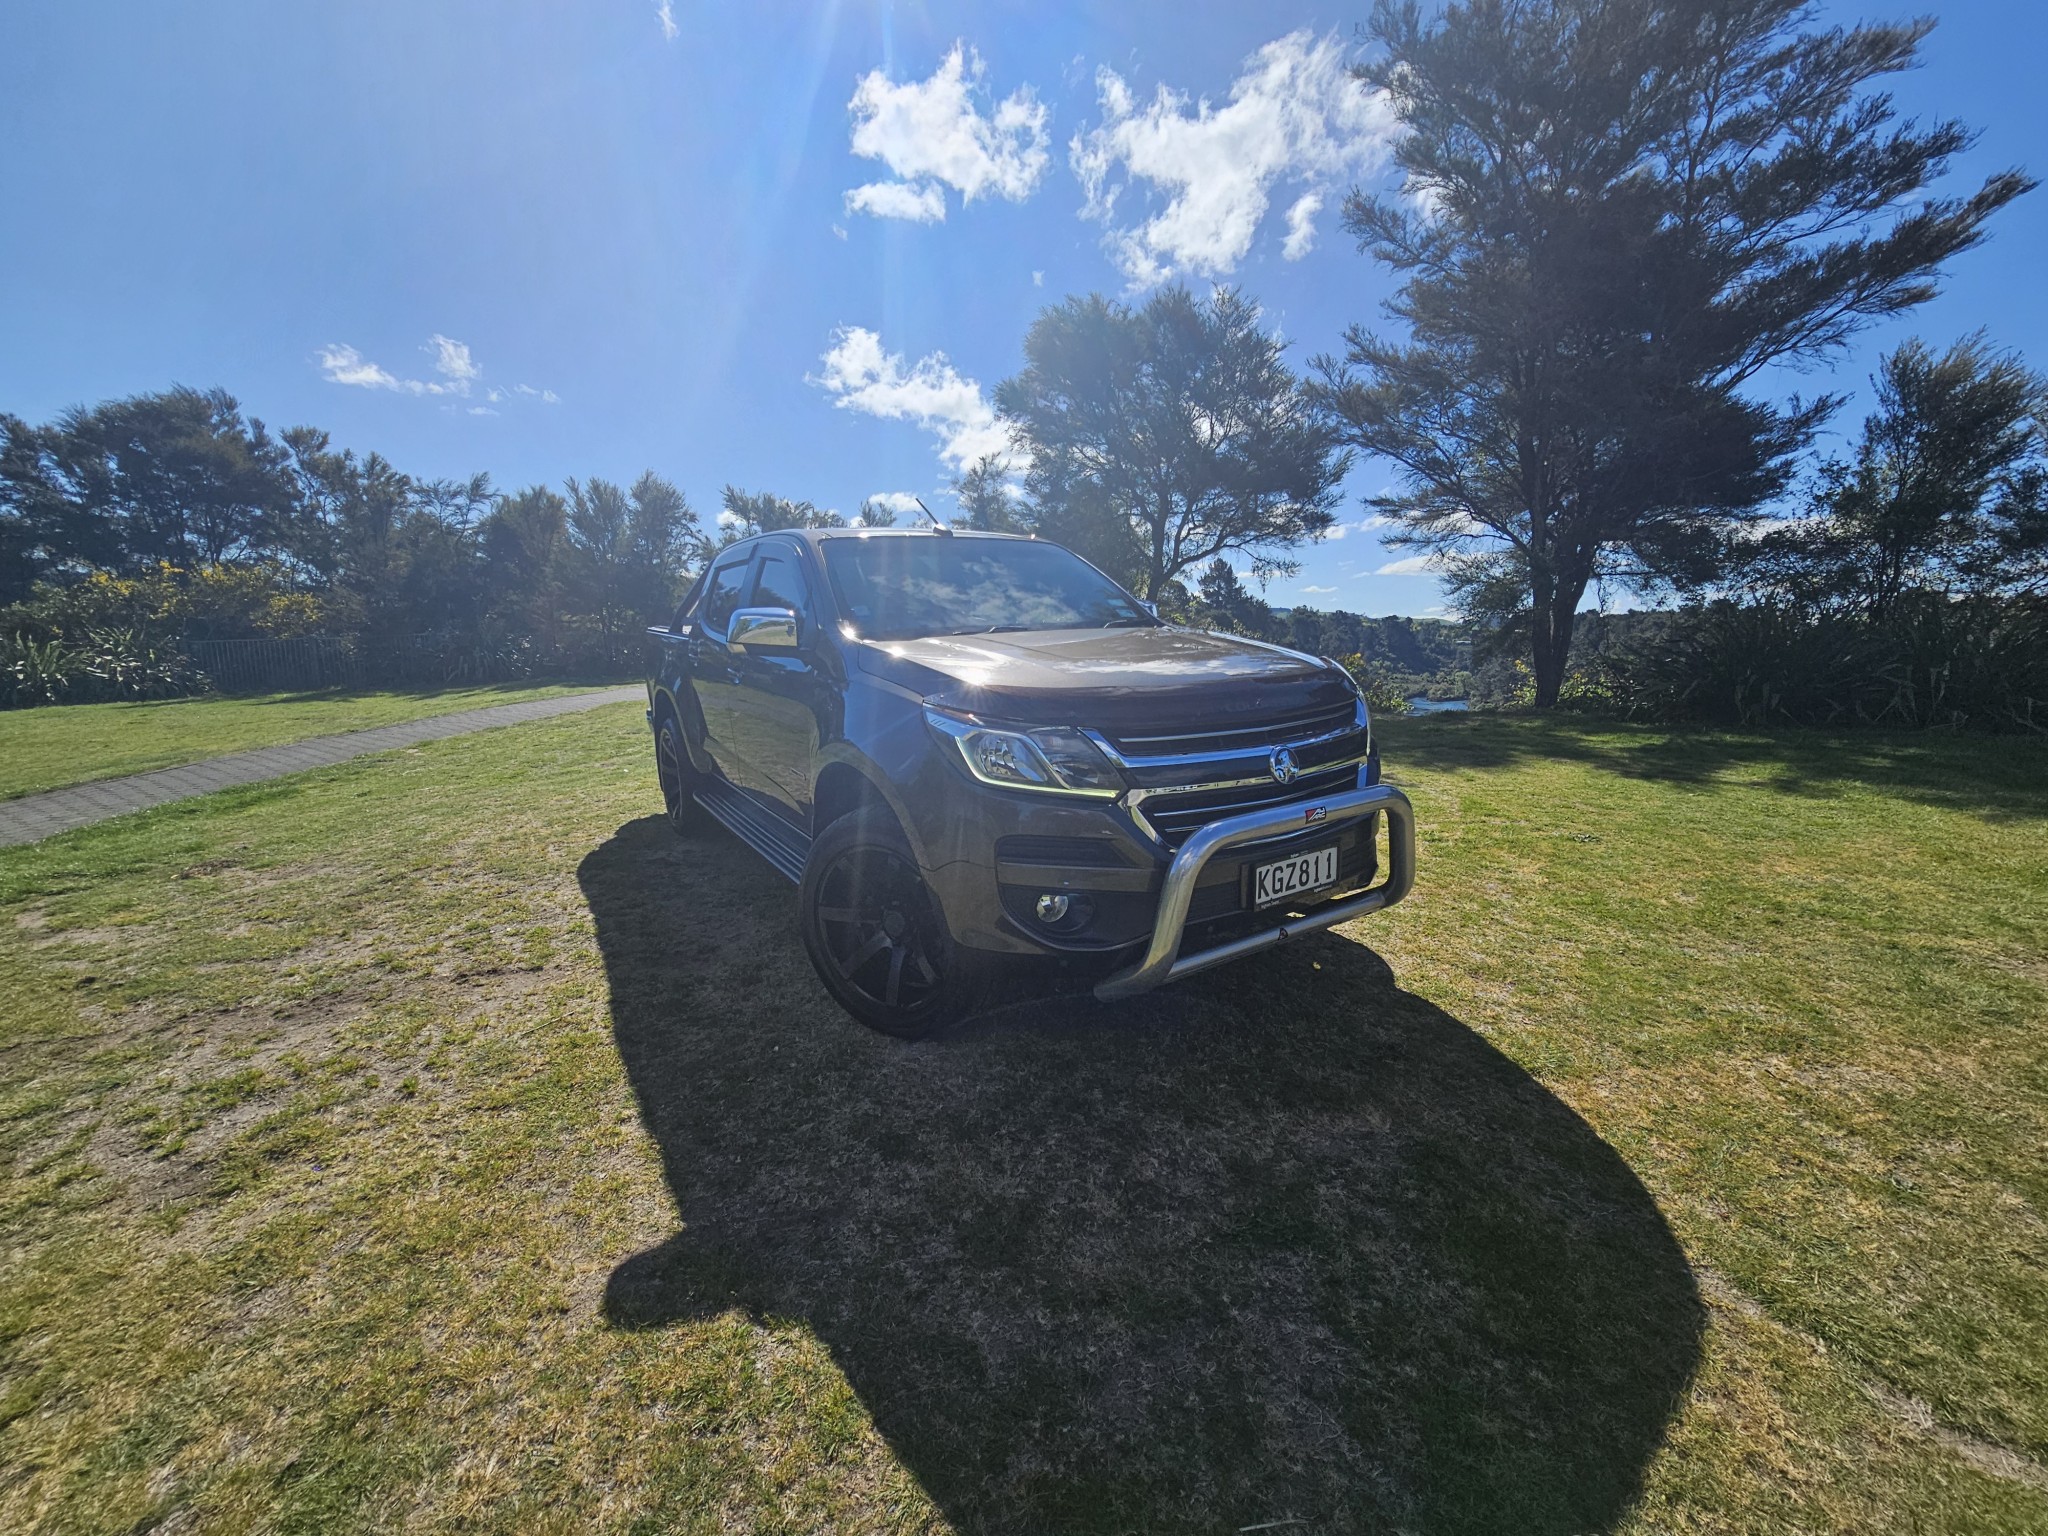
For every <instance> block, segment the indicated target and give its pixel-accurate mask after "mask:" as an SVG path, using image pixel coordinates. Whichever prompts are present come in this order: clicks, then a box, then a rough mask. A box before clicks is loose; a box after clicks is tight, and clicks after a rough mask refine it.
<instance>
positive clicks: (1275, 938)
mask: <svg viewBox="0 0 2048 1536" xmlns="http://www.w3.org/2000/svg"><path fill="white" fill-rule="evenodd" d="M1322 804H1323V807H1324V810H1325V816H1324V818H1323V819H1322V821H1321V823H1319V825H1320V826H1326V827H1328V828H1330V829H1333V830H1334V829H1335V828H1336V827H1338V826H1341V825H1342V824H1343V823H1345V822H1349V821H1354V820H1356V819H1358V818H1359V817H1362V816H1373V815H1376V814H1380V813H1384V815H1385V817H1386V823H1387V874H1386V878H1385V879H1384V880H1382V881H1381V882H1380V883H1379V884H1378V885H1376V886H1374V887H1372V888H1371V889H1370V890H1367V891H1365V892H1363V893H1362V894H1359V895H1355V896H1352V897H1349V898H1347V899H1344V900H1339V901H1335V902H1332V903H1330V904H1329V905H1327V906H1323V907H1319V908H1317V909H1315V910H1314V911H1311V912H1308V913H1306V914H1304V915H1302V916H1300V917H1290V918H1288V919H1287V920H1285V921H1283V922H1281V923H1279V924H1277V925H1275V926H1274V927H1272V928H1267V929H1262V930H1260V931H1259V932H1256V933H1250V934H1246V935H1244V936H1243V937H1241V938H1237V939H1233V940H1230V941H1229V942H1227V943H1223V944H1218V945H1216V946H1214V947H1213V948H1209V949H1203V950H1198V951H1196V952H1195V953H1194V954H1191V955H1183V954H1181V953H1180V946H1181V939H1182V936H1183V934H1184V932H1185V930H1186V928H1187V921H1188V906H1189V903H1190V902H1191V901H1192V900H1193V899H1194V894H1195V887H1196V885H1197V883H1198V882H1199V881H1200V879H1201V876H1202V869H1203V867H1204V866H1205V865H1206V864H1208V862H1209V861H1210V860H1211V859H1212V858H1214V857H1216V856H1217V855H1218V854H1220V853H1222V852H1224V851H1225V850H1226V849H1230V848H1236V847H1238V846H1239V845H1241V844H1244V843H1256V842H1262V841H1268V840H1271V839H1273V838H1277V837H1284V836H1286V835H1288V834H1289V833H1292V832H1295V831H1298V830H1299V829H1300V826H1301V817H1302V811H1301V807H1299V806H1296V805H1285V806H1275V807H1274V808H1272V809H1271V810H1264V811H1250V812H1246V813H1245V814H1244V815H1241V816H1230V817H1226V818H1224V819H1223V820H1221V821H1212V822H1210V823H1209V824H1208V825H1206V826H1204V827H1202V828H1201V829H1200V830H1199V831H1197V832H1195V833H1193V834H1192V835H1191V836H1190V837H1189V838H1188V840H1187V841H1186V842H1185V843H1183V844H1182V845H1181V847H1180V849H1179V851H1178V852H1176V853H1175V854H1174V856H1173V862H1172V864H1170V865H1169V866H1168V867H1167V871H1166V878H1165V882H1164V884H1163V885H1162V886H1161V888H1160V893H1159V912H1158V916H1157V918H1156V919H1155V921H1154V923H1153V927H1152V937H1151V940H1150V942H1149V943H1148V944H1147V946H1146V948H1145V953H1144V954H1143V955H1142V956H1141V957H1140V958H1139V959H1138V960H1137V962H1136V963H1135V964H1132V965H1130V966H1127V967H1125V968H1124V969H1123V970H1120V971H1118V972H1116V973H1115V974H1114V975H1112V976H1110V977H1109V978H1107V979H1106V980H1104V981H1102V982H1101V983H1099V984H1098V985H1097V986H1096V988H1095V995H1096V996H1097V997H1100V998H1104V999H1110V998H1119V997H1131V996H1134V995H1136V994H1137V993H1140V992H1146V991H1150V990H1151V989H1152V988H1153V987H1157V986H1161V985H1163V984H1165V983H1166V982H1169V981H1177V980H1179V979H1180V978H1181V977H1183V976H1188V975H1192V974H1193V973H1194V972H1196V971H1201V970H1206V969H1208V968H1209V967H1210V966H1212V965H1221V964H1222V963H1223V962H1224V961H1226V960H1235V959H1238V958H1239V957H1240V956H1243V955H1249V954H1253V953H1255V952H1257V951H1258V950H1261V949H1267V948H1270V947H1271V946H1272V945H1275V944H1278V943H1280V942H1281V941H1282V940H1283V939H1289V938H1292V937H1294V936H1295V935H1296V934H1300V933H1312V932H1315V931H1316V930H1318V929H1322V928H1328V927H1331V926H1332V925H1334V924H1337V923H1341V922H1345V921H1347V920H1348V919H1350V918H1354V917H1363V916H1365V915H1366V914H1367V913H1368V912H1377V911H1379V910H1380V909H1381V908H1382V907H1391V906H1392V905H1393V904H1394V903H1395V902H1397V901H1399V900H1401V898H1402V897H1404V896H1406V895H1407V894H1408V891H1409V889H1410V887H1412V886H1413V885H1414V883H1415V812H1414V809H1413V807H1411V806H1410V805H1409V803H1408V797H1407V796H1406V795H1404V794H1402V793H1401V791H1400V790H1398V789H1395V788H1394V787H1393V786H1392V785H1390V784H1375V785H1373V786H1372V787H1370V788H1368V789H1358V790H1352V791H1349V792H1348V793H1345V794H1340V795H1334V796H1332V797H1331V798H1330V799H1329V800H1327V801H1324V802H1322Z"/></svg>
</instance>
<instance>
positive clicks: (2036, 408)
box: [1747, 335, 2048, 622]
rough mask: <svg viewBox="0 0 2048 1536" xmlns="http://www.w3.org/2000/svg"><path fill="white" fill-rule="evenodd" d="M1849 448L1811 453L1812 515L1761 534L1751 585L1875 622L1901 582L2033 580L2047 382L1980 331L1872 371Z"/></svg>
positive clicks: (1955, 584) (1940, 589)
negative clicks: (1817, 467) (1871, 396)
mask: <svg viewBox="0 0 2048 1536" xmlns="http://www.w3.org/2000/svg"><path fill="white" fill-rule="evenodd" d="M1873 382H1874V384H1875V388H1876V395H1877V409H1876V410H1875V411H1873V412H1872V413H1871V414H1870V415H1869V416H1868V417H1866V418H1865V419H1864V422H1863V435H1862V439H1861V440H1860V442H1859V443H1858V444H1857V448H1856V453H1855V457H1854V458H1853V459H1849V460H1841V459H1830V460H1829V461H1828V462H1827V463H1825V464H1823V465H1822V466H1821V471H1820V475H1819V484H1818V486H1817V487H1816V490H1815V492H1814V496H1813V502H1812V515H1811V516H1809V517H1807V518H1805V519H1802V520H1800V521H1798V522H1796V523H1793V524H1791V525H1789V526H1786V527H1782V528H1777V529H1774V530H1772V531H1771V532H1770V533H1768V534H1767V535H1766V536H1765V537H1764V538H1763V539H1761V540H1759V542H1758V558H1757V559H1756V560H1755V562H1754V563H1753V565H1752V567H1751V569H1750V570H1749V572H1748V573H1747V577H1748V581H1749V584H1750V585H1751V586H1753V587H1756V588H1760V589H1762V590H1765V591H1770V592H1773V593H1775V594H1777V595H1782V596H1785V597H1789V598H1791V599H1792V600H1794V601H1796V602H1799V603H1800V604H1802V605H1811V606H1825V607H1833V608H1840V609H1847V610H1849V611H1852V612H1856V613H1861V614H1864V615H1866V616H1867V617H1869V618H1871V619H1873V620H1876V621H1879V622H1882V621H1883V620H1884V619H1886V618H1887V617H1888V616H1889V615H1890V614H1891V613H1892V611H1893V610H1894V609H1895V608H1896V607H1897V605H1898V603H1899V601H1900V599H1901V598H1903V597H1904V596H1905V595H1906V594H1907V593H1909V592H1915V591H1920V592H1935V593H1940V594H1943V595H1954V594H1956V593H1958V592H1963V591H1994V592H1995V591H1998V590H2001V589H2008V588H2013V587H2024V586H2028V585H2031V584H2032V583H2031V581H2030V580H2029V578H2030V577H2031V576H2033V575H2034V574H2035V573H2034V572H2033V571H2032V569H2031V565H2032V562H2028V561H2026V560H2024V559H2021V558H2019V555H2020V547H2021V546H2022V545H2024V544H2026V543H2028V542H2036V543H2038V542H2039V539H2040V532H2041V528H2040V525H2041V523H2042V521H2043V518H2044V515H2048V497H2044V495H2043V490H2044V485H2043V480H2044V468H2048V461H2044V457H2043V444H2042V438H2041V414H2042V411H2043V408H2044V405H2048V381H2044V380H2042V379H2041V378H2040V377H2039V376H2038V375H2036V374H2034V373H2032V372H2030V371H2029V370H2028V369H2027V368H2026V367H2025V365H2024V364H2022V363H2021V362H2020V360H2019V358H2017V357H2016V356H2014V355H2013V354H2011V353H2000V352H1995V351H1993V350H1992V349H1991V348H1990V347H1989V346H1988V345H1987V344H1986V342H1985V340H1984V338H1983V337H1982V336H1981V335H1979V336H1969V337H1965V338H1964V339H1963V340H1962V341H1959V342H1957V343H1956V344H1955V345H1954V346H1952V347H1950V348H1949V349H1948V350H1947V351H1946V352H1940V353H1937V352H1935V351H1934V350H1933V349H1932V348H1931V347H1929V346H1928V345H1927V344H1926V343H1925V342H1922V341H1919V340H1917V339H1916V340H1912V341H1907V342H1905V343H1903V344H1901V345H1900V346H1899V347H1898V348H1897V349H1896V350H1895V351H1893V352H1892V353H1890V354H1889V355H1888V356H1886V357H1885V359H1884V360H1883V362H1882V363H1881V364H1880V366H1879V369H1878V373H1877V377H1876V379H1875V380H1874V381H1873Z"/></svg>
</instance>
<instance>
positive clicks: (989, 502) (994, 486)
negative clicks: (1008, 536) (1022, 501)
mask: <svg viewBox="0 0 2048 1536" xmlns="http://www.w3.org/2000/svg"><path fill="white" fill-rule="evenodd" d="M1009 476H1010V466H1009V464H1008V463H1007V462H1006V461H1005V460H1004V459H1003V457H1002V455H1000V454H995V453H985V454H983V455H982V456H981V457H980V458H978V459H976V460H975V461H974V462H973V463H972V464H970V465H968V466H967V468H966V469H965V470H963V471H962V472H961V474H960V477H959V478H958V479H957V480H955V481H954V482H953V499H954V500H955V501H957V502H959V503H960V516H959V518H958V519H956V521H955V524H954V526H955V527H959V528H971V529H973V530H975V531H976V532H977V533H1021V532H1023V531H1024V518H1023V515H1022V511H1021V509H1020V508H1019V507H1018V505H1017V501H1016V498H1015V497H1013V496H1012V495H1011V494H1010V480H1009Z"/></svg>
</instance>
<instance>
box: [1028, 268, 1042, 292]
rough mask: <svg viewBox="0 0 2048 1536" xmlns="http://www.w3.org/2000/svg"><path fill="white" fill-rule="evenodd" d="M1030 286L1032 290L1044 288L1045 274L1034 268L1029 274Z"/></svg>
mask: <svg viewBox="0 0 2048 1536" xmlns="http://www.w3.org/2000/svg"><path fill="white" fill-rule="evenodd" d="M1031 286H1032V287H1034V288H1043V287H1044V286H1045V274H1044V273H1043V272H1040V271H1038V270H1037V269H1036V268H1034V269H1033V270H1032V273H1031Z"/></svg>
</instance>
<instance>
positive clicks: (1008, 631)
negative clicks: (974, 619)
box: [946, 624, 1031, 635]
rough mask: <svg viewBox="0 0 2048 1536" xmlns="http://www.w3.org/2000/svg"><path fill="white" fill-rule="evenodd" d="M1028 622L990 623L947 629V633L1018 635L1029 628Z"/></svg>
mask: <svg viewBox="0 0 2048 1536" xmlns="http://www.w3.org/2000/svg"><path fill="white" fill-rule="evenodd" d="M1030 628H1031V626H1030V625H1029V624H991V625H989V626H988V627H987V628H986V629H983V628H982V627H980V626H979V625H977V626H976V627H975V628H973V629H949V630H947V631H946V633H947V634H949V635H1019V634H1022V633H1024V632H1025V631H1026V630H1028V629H1030Z"/></svg>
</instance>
